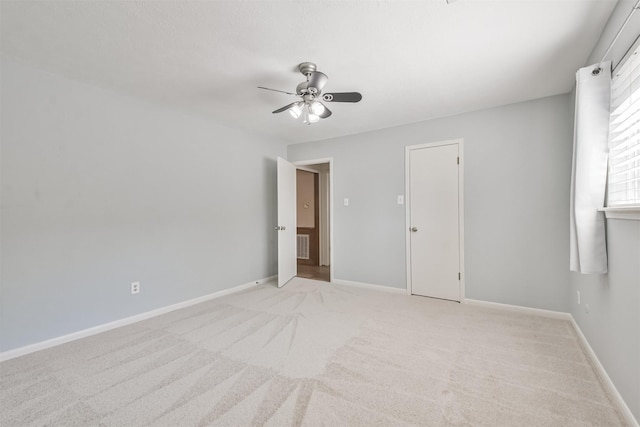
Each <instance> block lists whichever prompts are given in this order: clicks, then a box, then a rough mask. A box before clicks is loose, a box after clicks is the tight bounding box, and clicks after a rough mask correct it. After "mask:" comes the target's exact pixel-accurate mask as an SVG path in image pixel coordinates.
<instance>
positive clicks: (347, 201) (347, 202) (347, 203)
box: [344, 198, 349, 206]
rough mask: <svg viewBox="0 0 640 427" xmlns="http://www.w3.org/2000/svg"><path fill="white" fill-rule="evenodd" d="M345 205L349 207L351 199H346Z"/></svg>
mask: <svg viewBox="0 0 640 427" xmlns="http://www.w3.org/2000/svg"><path fill="white" fill-rule="evenodd" d="M344 205H345V206H349V199H347V198H345V199H344Z"/></svg>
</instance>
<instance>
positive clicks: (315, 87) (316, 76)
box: [258, 62, 362, 125]
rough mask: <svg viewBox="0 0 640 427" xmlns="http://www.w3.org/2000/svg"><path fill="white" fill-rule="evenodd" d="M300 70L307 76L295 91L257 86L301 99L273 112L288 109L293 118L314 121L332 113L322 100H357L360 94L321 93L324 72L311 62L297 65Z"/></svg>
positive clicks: (325, 76)
mask: <svg viewBox="0 0 640 427" xmlns="http://www.w3.org/2000/svg"><path fill="white" fill-rule="evenodd" d="M298 69H299V70H300V72H301V73H302V74H303V75H304V76H305V77H306V78H307V80H306V81H304V82H302V83H300V84H299V85H298V86H297V87H296V93H292V92H285V91H283V90H277V89H270V88H268V87H262V86H258V89H265V90H272V91H274V92H280V93H286V94H287V95H294V96H299V97H300V98H302V100H301V101H296V102H292V103H291V104H289V105H285V106H284V107H282V108H278V109H277V110H275V111H274V112H273V113H274V114H276V113H282V112H283V111H289V114H291V116H292V117H293V118H294V119H297V118H299V117H300V116H302V120H303V122H304V123H306V124H309V125H310V124H311V123H316V122H317V121H319V120H320V119H326V118H327V117H329V116H330V115H331V114H332V113H331V110H329V109H328V108H327V107H326V106H325V105H324V104H323V103H322V102H320V99H322V100H323V101H325V102H359V101H360V100H361V99H362V95H361V94H360V93H358V92H334V93H324V94H323V93H322V88H324V85H325V84H326V83H327V80H328V79H329V78H328V77H327V75H326V74H324V73H321V72H319V71H316V64H314V63H312V62H303V63H302V64H300V65H299V66H298Z"/></svg>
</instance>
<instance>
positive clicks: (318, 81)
mask: <svg viewBox="0 0 640 427" xmlns="http://www.w3.org/2000/svg"><path fill="white" fill-rule="evenodd" d="M327 80H329V77H327V75H326V74H324V73H321V72H319V71H314V72H313V73H311V74H310V75H309V84H308V85H307V87H308V88H312V87H314V88H316V89H317V90H318V93H319V92H322V88H323V87H324V85H326V84H327Z"/></svg>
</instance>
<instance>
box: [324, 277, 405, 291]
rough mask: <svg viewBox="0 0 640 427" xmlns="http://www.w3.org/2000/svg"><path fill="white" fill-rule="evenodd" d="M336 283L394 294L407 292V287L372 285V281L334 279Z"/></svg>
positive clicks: (333, 282)
mask: <svg viewBox="0 0 640 427" xmlns="http://www.w3.org/2000/svg"><path fill="white" fill-rule="evenodd" d="M331 283H332V284H334V285H342V286H353V287H356V288H364V289H371V290H373V291H382V292H391V293H394V294H403V295H406V294H407V290H406V289H400V288H392V287H390V286H382V285H372V284H370V283H361V282H352V281H351V280H342V279H333V281H332V282H331Z"/></svg>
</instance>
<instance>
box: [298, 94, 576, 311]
mask: <svg viewBox="0 0 640 427" xmlns="http://www.w3.org/2000/svg"><path fill="white" fill-rule="evenodd" d="M336 117H337V116H336ZM336 120H337V119H336ZM572 120H573V117H572V116H571V114H570V96H569V95H560V96H555V97H550V98H544V99H539V100H535V101H530V102H524V103H519V104H513V105H507V106H503V107H498V108H492V109H488V110H483V111H478V112H472V113H466V114H461V115H457V116H452V117H447V118H442V119H437V120H430V121H426V122H421V123H416V124H412V125H407V126H401V127H396V128H390V129H385V130H381V131H376V132H370V133H364V134H358V135H353V136H348V137H344V138H337V139H333V140H326V141H321V142H314V143H306V144H295V145H290V146H289V147H288V158H289V160H292V161H295V160H306V159H315V158H323V157H333V159H334V197H333V203H334V248H333V249H334V266H333V268H334V272H335V278H336V279H343V280H351V281H356V282H364V283H370V284H376V285H383V286H390V287H397V288H405V286H406V272H405V268H406V267H405V231H404V230H405V211H404V206H400V205H398V204H397V203H396V198H397V195H399V194H404V179H405V168H404V147H405V146H407V145H414V144H422V143H427V142H437V141H443V140H450V139H457V138H463V139H464V157H465V160H464V186H465V192H464V198H465V200H464V203H465V209H464V215H465V224H464V226H465V271H466V297H467V298H473V299H479V300H485V301H493V302H499V303H507V304H516V305H521V306H527V307H535V308H543V309H549V310H559V311H568V298H567V294H568V290H567V283H568V282H569V272H568V262H569V254H568V245H569V239H568V236H569V233H568V216H569V203H568V200H569V181H570V172H571V149H572V133H571V132H572V124H571V122H572ZM344 198H349V200H350V205H349V206H348V207H345V206H343V203H342V201H343V199H344Z"/></svg>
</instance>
